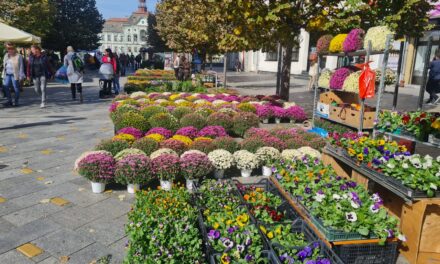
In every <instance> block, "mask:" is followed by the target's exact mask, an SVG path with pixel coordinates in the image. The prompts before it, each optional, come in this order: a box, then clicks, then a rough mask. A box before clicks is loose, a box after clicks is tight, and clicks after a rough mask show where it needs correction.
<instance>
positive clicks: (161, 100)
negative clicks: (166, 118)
mask: <svg viewBox="0 0 440 264" xmlns="http://www.w3.org/2000/svg"><path fill="white" fill-rule="evenodd" d="M154 102H155V103H157V104H161V103H168V100H166V99H157V100H156V101H154Z"/></svg>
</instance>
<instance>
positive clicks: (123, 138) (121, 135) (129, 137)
mask: <svg viewBox="0 0 440 264" xmlns="http://www.w3.org/2000/svg"><path fill="white" fill-rule="evenodd" d="M112 139H113V140H115V141H116V140H121V141H125V142H127V143H128V144H133V142H134V141H136V137H135V136H133V135H131V134H125V133H119V134H117V135H116V136H114V137H113V138H112Z"/></svg>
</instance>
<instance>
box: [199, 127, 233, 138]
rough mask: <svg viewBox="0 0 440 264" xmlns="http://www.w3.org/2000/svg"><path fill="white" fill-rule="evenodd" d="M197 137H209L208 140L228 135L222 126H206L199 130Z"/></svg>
mask: <svg viewBox="0 0 440 264" xmlns="http://www.w3.org/2000/svg"><path fill="white" fill-rule="evenodd" d="M198 136H199V137H209V138H212V139H214V138H217V137H226V136H228V133H227V132H226V130H225V129H224V128H223V127H222V126H207V127H204V128H203V129H202V130H200V132H199V134H198Z"/></svg>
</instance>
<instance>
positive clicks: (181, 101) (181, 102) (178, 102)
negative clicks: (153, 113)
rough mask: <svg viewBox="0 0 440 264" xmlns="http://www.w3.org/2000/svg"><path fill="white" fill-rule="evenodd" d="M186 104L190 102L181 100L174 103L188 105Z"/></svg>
mask: <svg viewBox="0 0 440 264" xmlns="http://www.w3.org/2000/svg"><path fill="white" fill-rule="evenodd" d="M186 102H188V101H187V100H184V99H179V100H176V101H174V103H176V104H183V103H186Z"/></svg>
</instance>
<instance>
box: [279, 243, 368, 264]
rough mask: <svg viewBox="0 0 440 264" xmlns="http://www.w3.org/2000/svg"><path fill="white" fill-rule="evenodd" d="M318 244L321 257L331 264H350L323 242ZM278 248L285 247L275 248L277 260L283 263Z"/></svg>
mask: <svg viewBox="0 0 440 264" xmlns="http://www.w3.org/2000/svg"><path fill="white" fill-rule="evenodd" d="M318 243H319V247H320V249H321V256H322V257H324V258H327V259H329V260H330V263H331V264H348V263H345V262H344V261H342V260H341V258H340V257H338V255H337V254H336V253H335V252H334V251H332V250H331V249H330V248H329V247H327V246H326V245H325V244H324V243H323V242H322V241H319V242H318ZM278 248H280V249H283V247H281V246H274V250H275V253H274V254H275V256H276V258H277V261H278V263H283V262H281V260H280V258H279V256H277V253H276V250H277V249H278ZM358 263H359V264H361V263H362V264H364V262H358Z"/></svg>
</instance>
